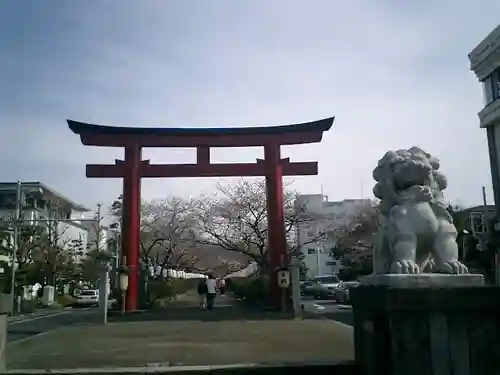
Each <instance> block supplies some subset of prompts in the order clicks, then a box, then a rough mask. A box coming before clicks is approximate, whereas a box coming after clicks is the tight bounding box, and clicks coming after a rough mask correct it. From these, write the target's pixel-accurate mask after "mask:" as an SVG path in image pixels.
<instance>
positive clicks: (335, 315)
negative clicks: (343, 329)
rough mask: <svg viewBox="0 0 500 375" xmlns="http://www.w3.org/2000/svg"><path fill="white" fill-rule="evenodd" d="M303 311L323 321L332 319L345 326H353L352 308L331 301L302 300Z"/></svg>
mask: <svg viewBox="0 0 500 375" xmlns="http://www.w3.org/2000/svg"><path fill="white" fill-rule="evenodd" d="M302 305H303V306H304V310H305V311H307V312H309V313H313V314H315V315H319V316H321V317H323V318H325V319H332V320H335V321H338V322H340V323H344V324H347V325H350V326H352V325H353V316H352V307H351V306H349V305H341V304H338V303H337V302H335V301H332V300H315V299H308V298H303V299H302Z"/></svg>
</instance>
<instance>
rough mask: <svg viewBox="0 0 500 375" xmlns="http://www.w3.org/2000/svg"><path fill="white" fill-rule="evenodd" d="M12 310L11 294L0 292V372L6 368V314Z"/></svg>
mask: <svg viewBox="0 0 500 375" xmlns="http://www.w3.org/2000/svg"><path fill="white" fill-rule="evenodd" d="M11 311H12V294H3V293H0V372H4V371H5V369H6V364H5V348H6V346H7V316H8V314H9V313H10V312H11Z"/></svg>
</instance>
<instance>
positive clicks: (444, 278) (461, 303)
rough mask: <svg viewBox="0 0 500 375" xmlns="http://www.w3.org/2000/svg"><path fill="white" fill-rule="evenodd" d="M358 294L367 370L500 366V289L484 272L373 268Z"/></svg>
mask: <svg viewBox="0 0 500 375" xmlns="http://www.w3.org/2000/svg"><path fill="white" fill-rule="evenodd" d="M351 301H352V305H353V313H354V335H355V346H356V348H355V353H356V362H357V363H358V364H359V365H361V367H362V368H363V374H366V375H399V374H401V375H403V374H404V375H412V374H414V375H423V374H425V375H452V374H453V375H457V374H459V375H494V374H498V373H500V339H499V337H500V288H497V287H489V286H484V282H483V278H482V276H481V275H463V276H450V275H439V274H430V275H373V276H368V277H366V278H365V279H363V280H362V281H361V285H360V286H359V287H358V288H355V289H353V290H352V291H351Z"/></svg>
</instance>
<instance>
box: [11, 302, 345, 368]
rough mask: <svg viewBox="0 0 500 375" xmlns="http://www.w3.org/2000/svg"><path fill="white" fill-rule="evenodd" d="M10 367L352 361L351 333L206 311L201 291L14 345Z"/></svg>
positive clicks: (227, 306) (326, 324) (232, 311)
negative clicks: (201, 303)
mask: <svg viewBox="0 0 500 375" xmlns="http://www.w3.org/2000/svg"><path fill="white" fill-rule="evenodd" d="M7 355H8V356H7V363H8V366H9V368H11V369H14V368H38V369H39V368H44V369H47V368H76V367H79V368H101V367H113V366H146V365H148V364H152V363H154V364H163V365H185V366H188V365H226V364H237V363H283V362H287V363H289V362H291V363H293V362H323V363H324V362H332V361H338V360H352V359H353V337H352V329H346V327H345V326H342V325H338V324H336V323H335V322H332V321H329V320H321V319H320V320H318V319H303V320H296V319H291V318H290V317H289V316H287V315H286V314H285V315H284V314H280V313H274V312H262V311H248V310H246V309H243V308H241V307H239V306H238V305H237V304H236V301H235V300H234V299H233V298H232V297H231V296H217V300H216V305H215V309H214V310H211V311H202V310H200V308H199V306H198V299H197V295H196V294H195V293H188V294H185V295H183V296H179V297H178V298H177V300H176V301H173V302H172V303H171V304H170V306H169V307H168V308H167V309H165V310H162V311H151V312H146V313H137V314H126V315H125V316H121V315H117V316H110V323H108V324H107V325H106V326H103V325H100V326H99V325H95V326H85V327H74V326H73V327H64V328H61V329H57V330H54V331H52V332H49V333H47V334H44V335H43V336H40V337H38V338H33V339H30V340H28V341H25V342H23V343H19V344H17V345H15V347H13V350H10V351H8V353H7Z"/></svg>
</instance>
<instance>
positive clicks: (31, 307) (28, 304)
mask: <svg viewBox="0 0 500 375" xmlns="http://www.w3.org/2000/svg"><path fill="white" fill-rule="evenodd" d="M38 307H39V304H38V303H37V301H35V300H23V301H22V302H21V314H29V313H32V312H34V311H35V309H37V308H38Z"/></svg>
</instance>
